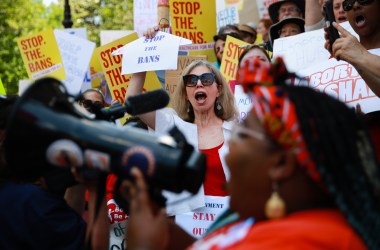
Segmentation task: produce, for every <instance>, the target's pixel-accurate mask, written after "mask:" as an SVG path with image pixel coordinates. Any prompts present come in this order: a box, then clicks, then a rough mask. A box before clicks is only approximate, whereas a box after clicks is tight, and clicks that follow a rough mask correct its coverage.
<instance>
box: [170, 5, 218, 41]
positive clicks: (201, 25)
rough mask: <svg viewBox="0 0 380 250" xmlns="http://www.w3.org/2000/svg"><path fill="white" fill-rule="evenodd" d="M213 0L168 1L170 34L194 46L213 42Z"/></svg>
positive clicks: (214, 29)
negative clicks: (188, 41)
mask: <svg viewBox="0 0 380 250" xmlns="http://www.w3.org/2000/svg"><path fill="white" fill-rule="evenodd" d="M215 15H216V3H215V0H207V1H202V0H187V1H178V0H174V1H170V20H171V24H172V33H173V34H174V35H176V36H180V37H183V38H187V39H190V40H192V41H193V43H195V44H201V43H208V42H212V41H213V36H214V35H215V34H216V18H215Z"/></svg>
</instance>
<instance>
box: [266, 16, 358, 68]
mask: <svg viewBox="0 0 380 250" xmlns="http://www.w3.org/2000/svg"><path fill="white" fill-rule="evenodd" d="M340 25H341V26H342V27H343V28H345V29H346V30H348V31H349V32H350V33H351V34H353V35H354V36H356V37H357V36H358V35H357V34H356V33H355V31H354V30H353V29H352V27H351V26H350V24H349V22H344V23H341V24H340ZM324 45H325V38H324V31H323V29H319V30H315V31H309V32H304V33H301V34H298V35H295V36H288V37H283V38H278V39H276V40H274V45H273V57H274V58H276V57H277V56H282V57H283V58H284V60H285V63H286V67H287V69H288V70H289V71H291V72H297V71H299V70H301V69H306V68H308V67H312V66H313V65H315V64H317V63H320V62H323V61H326V60H327V59H328V58H329V57H330V53H329V52H328V51H327V50H326V49H325V47H324Z"/></svg>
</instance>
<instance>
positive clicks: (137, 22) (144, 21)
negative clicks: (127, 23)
mask: <svg viewBox="0 0 380 250" xmlns="http://www.w3.org/2000/svg"><path fill="white" fill-rule="evenodd" d="M157 3H158V0H134V1H133V26H134V28H133V30H134V31H136V32H137V34H138V35H139V36H140V37H141V36H142V35H143V33H144V31H145V30H147V29H148V28H151V27H153V26H155V25H157V24H158V23H157V16H158V13H157Z"/></svg>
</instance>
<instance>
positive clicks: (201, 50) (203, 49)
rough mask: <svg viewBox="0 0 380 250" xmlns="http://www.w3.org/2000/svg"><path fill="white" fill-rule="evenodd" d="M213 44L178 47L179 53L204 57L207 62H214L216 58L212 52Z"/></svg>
mask: <svg viewBox="0 0 380 250" xmlns="http://www.w3.org/2000/svg"><path fill="white" fill-rule="evenodd" d="M214 45H215V43H214V42H212V43H203V44H190V45H182V46H180V47H179V50H180V52H185V53H186V55H189V56H199V55H204V56H206V57H207V61H209V62H215V61H216V56H215V52H214Z"/></svg>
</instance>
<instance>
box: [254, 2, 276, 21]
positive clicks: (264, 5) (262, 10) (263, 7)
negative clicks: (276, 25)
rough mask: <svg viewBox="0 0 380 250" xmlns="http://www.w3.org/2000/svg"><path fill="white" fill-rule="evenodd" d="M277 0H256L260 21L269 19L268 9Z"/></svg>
mask: <svg viewBox="0 0 380 250" xmlns="http://www.w3.org/2000/svg"><path fill="white" fill-rule="evenodd" d="M278 1H279V0H256V5H257V9H258V11H259V17H260V19H263V18H267V19H270V16H269V13H268V7H269V5H271V4H272V3H275V2H278Z"/></svg>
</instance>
